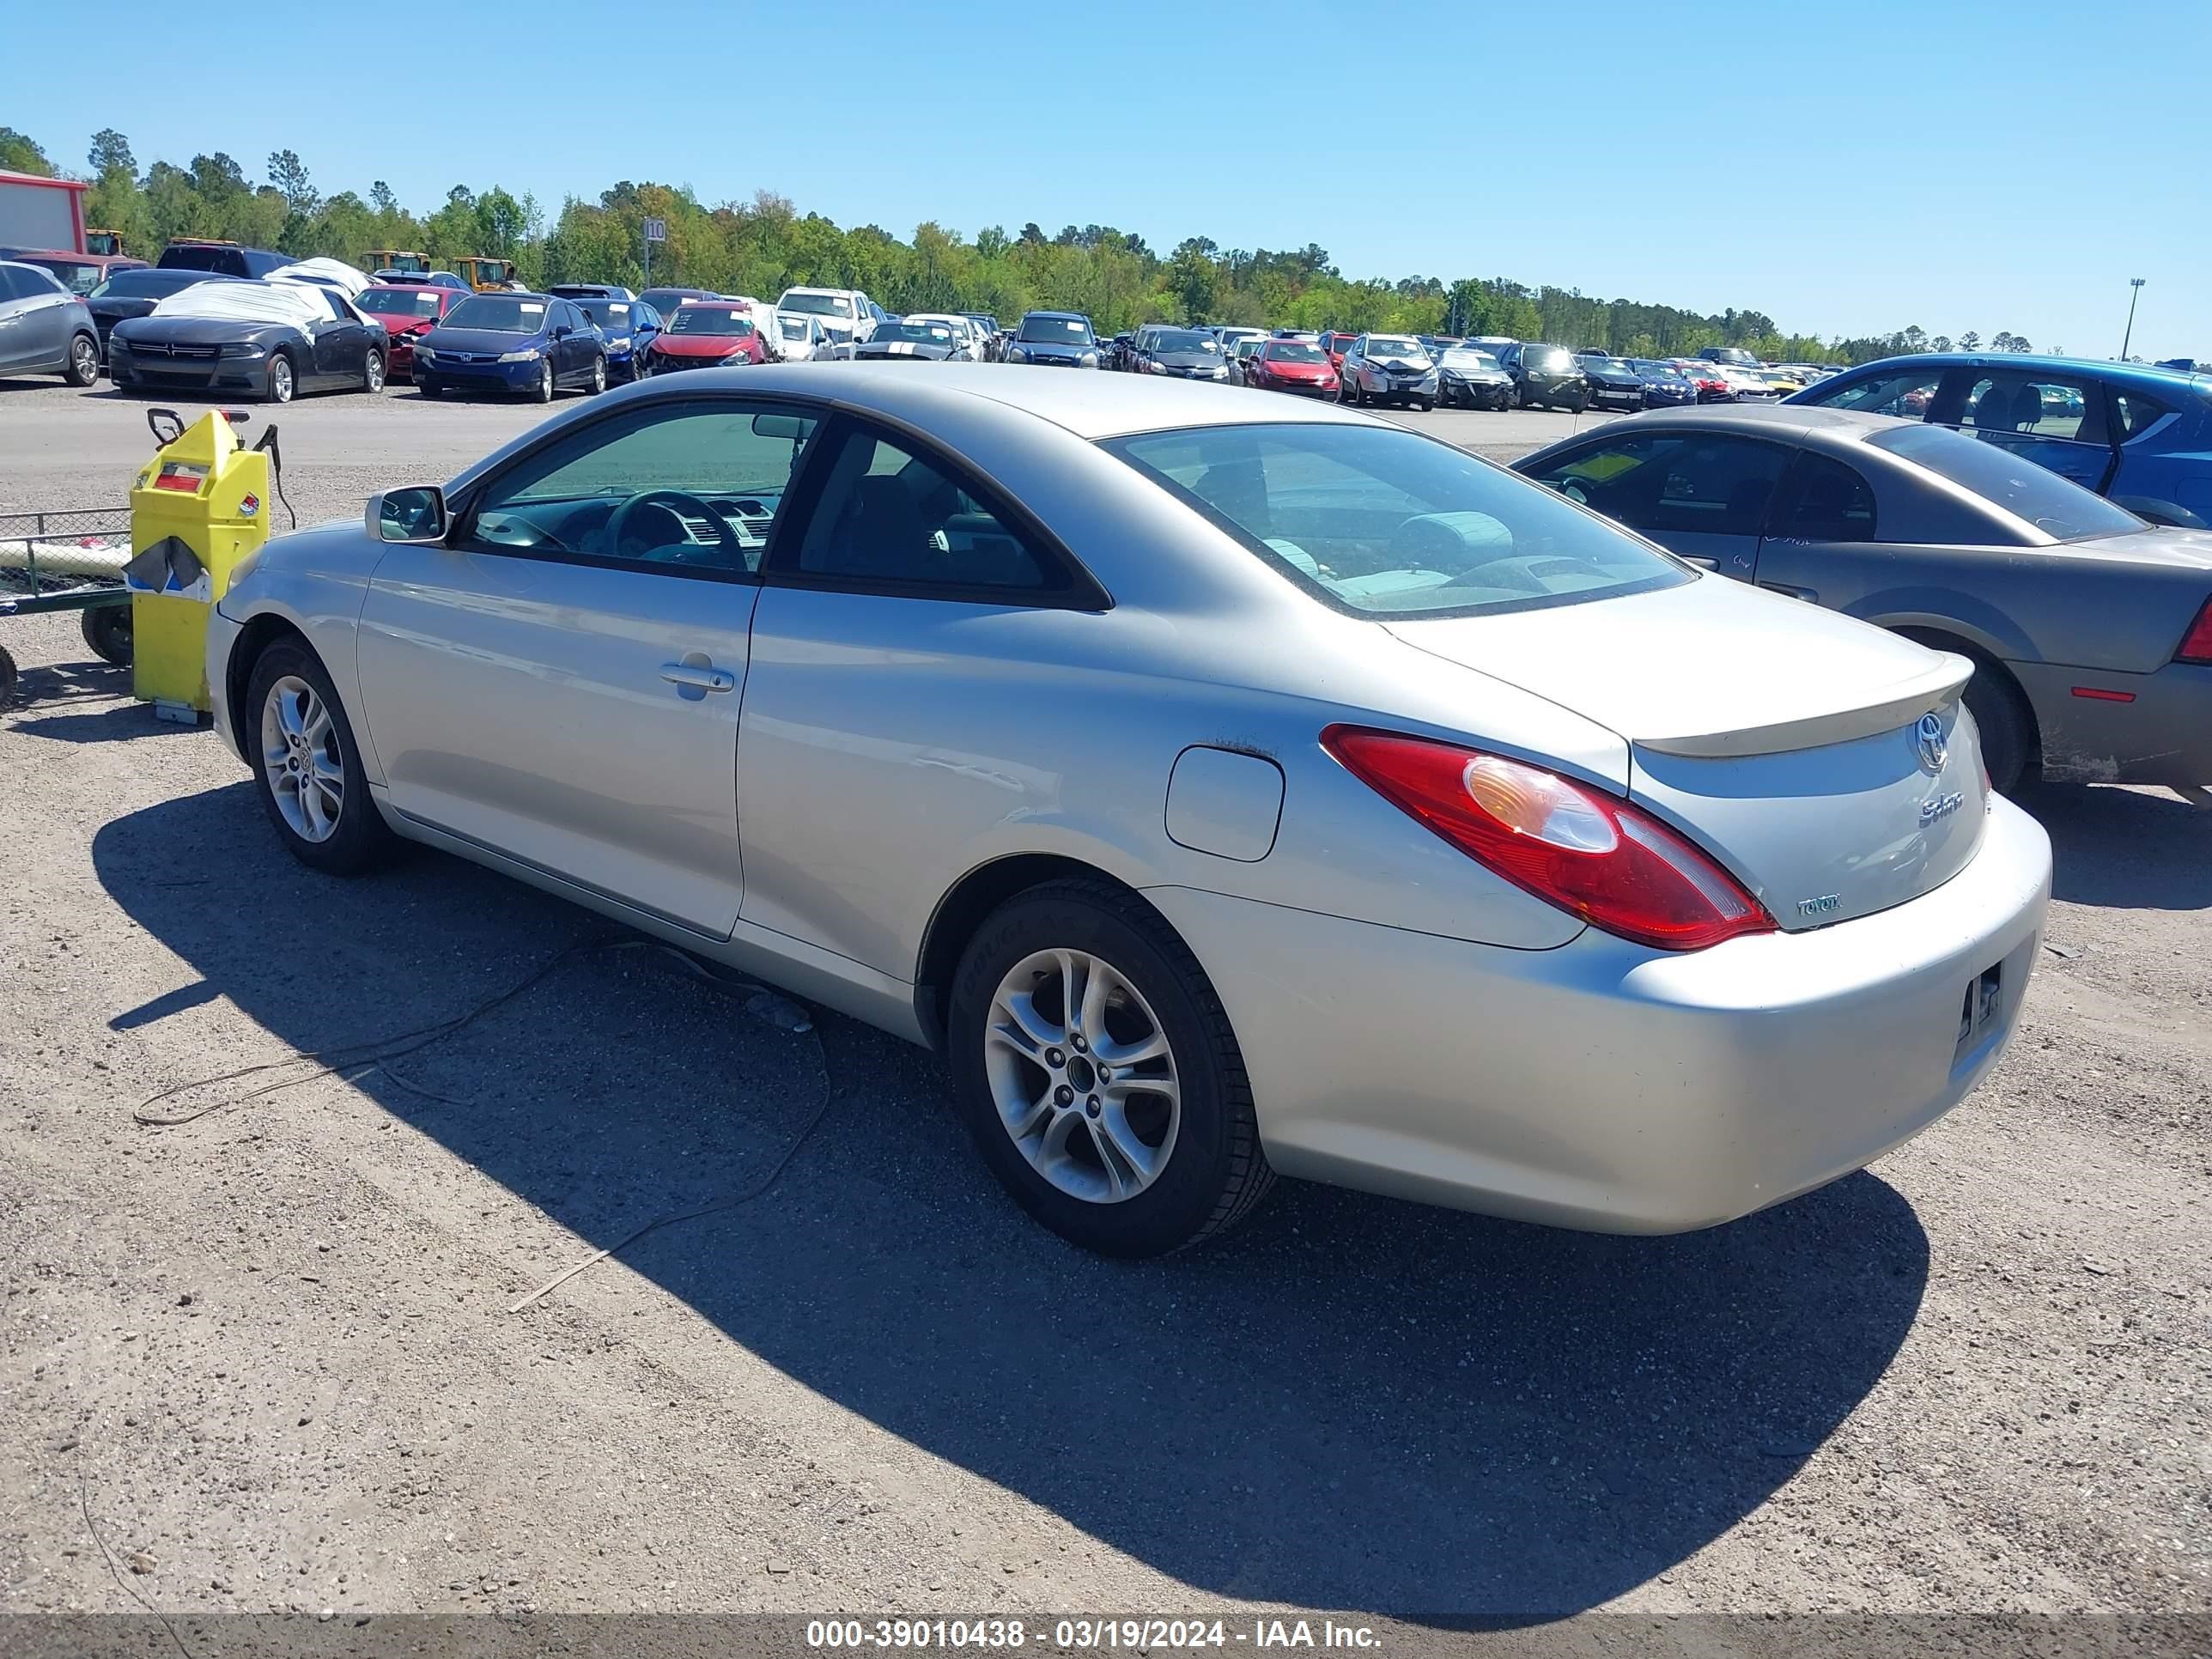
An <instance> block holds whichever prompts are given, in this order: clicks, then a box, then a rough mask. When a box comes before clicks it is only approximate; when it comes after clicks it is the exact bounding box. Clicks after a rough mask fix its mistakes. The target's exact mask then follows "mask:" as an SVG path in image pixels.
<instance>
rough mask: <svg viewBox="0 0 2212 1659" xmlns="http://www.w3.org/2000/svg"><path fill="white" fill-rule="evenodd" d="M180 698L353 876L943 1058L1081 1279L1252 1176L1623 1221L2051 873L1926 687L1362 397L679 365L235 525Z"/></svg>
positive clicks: (1814, 1083) (1892, 647)
mask: <svg viewBox="0 0 2212 1659" xmlns="http://www.w3.org/2000/svg"><path fill="white" fill-rule="evenodd" d="M209 653H210V655H209V680H210V684H211V686H212V687H213V688H214V690H215V697H216V723H217V725H218V726H220V728H221V730H222V732H223V733H224V735H225V736H226V738H228V741H229V742H230V743H231V744H233V745H234V746H235V748H236V749H237V750H238V752H239V754H240V757H242V758H243V759H244V760H245V761H246V763H247V764H248V765H249V766H250V767H251V768H252V772H253V775H254V777H255V779H256V780H257V781H258V786H259V789H260V793H261V799H262V800H263V803H264V805H265V806H266V808H267V811H268V816H269V818H270V823H272V824H273V825H274V826H275V828H276V833H277V835H278V836H280V837H281V838H282V839H283V842H285V844H286V845H287V846H288V847H289V848H290V849H291V850H292V851H293V852H294V853H295V854H297V855H298V856H299V857H300V858H301V859H302V860H305V861H306V862H307V864H309V865H311V866H314V867H315V868H317V869H319V870H324V871H328V872H331V873H333V874H337V875H346V874H351V873H354V872H358V871H361V870H363V869H365V868H367V867H368V866H370V865H372V864H373V863H374V861H375V860H376V859H377V858H378V856H379V855H380V854H381V853H383V852H385V851H386V850H388V848H389V847H390V845H391V844H392V842H393V840H394V838H395V837H404V838H405V839H406V840H409V841H415V842H428V843H429V844H431V845H433V846H435V847H439V848H445V849H447V850H448V851H450V852H454V853H458V854H461V855H462V856H463V857H465V858H470V859H474V860H477V861H479V862H481V863H483V864H486V865H489V866H492V867H493V868H495V869H497V870H501V871H504V872H507V873H508V874H510V875H513V876H514V877H517V878H520V879H521V880H523V881H526V882H529V883H532V884H535V885H537V886H539V887H542V888H544V889H546V890H550V891H552V892H555V893H558V894H561V895H563V896H567V897H568V898H571V899H574V900H575V901H576V902H580V903H582V904H585V905H588V906H590V907H592V908H594V909H597V910H599V911H603V912H605V914H607V915H611V916H614V917H617V918H619V919H621V920H622V921H625V922H628V923H629V924H632V925H634V926H635V927H639V928H641V929H643V930H645V931H646V932H647V933H653V934H657V935H659V936H660V937H662V938H664V939H669V940H672V941H675V942H676V943H678V944H679V945H683V946H684V947H685V948H687V949H690V950H692V951H697V952H699V953H701V954H702V955H703V956H706V957H712V958H717V959H720V960H721V961H723V962H726V963H732V964H734V965H736V966H738V967H739V968H741V969H744V970H746V971H748V972H750V973H754V974H757V975H760V976H762V977H763V978H767V979H770V980H774V981H778V982H780V983H781V984H783V985H785V986H787V987H791V988H792V989H793V990H794V991H796V992H798V993H799V994H802V995H804V996H806V997H809V998H811V999H812V1000H816V1001H817V1002H820V1003H823V1004H826V1005H828V1006H831V1007H834V1008H838V1009H842V1010H843V1011H844V1012H848V1013H849V1014H851V1015H854V1016H855V1017H856V1018H860V1019H863V1020H866V1021H869V1022H872V1024H877V1025H879V1026H882V1027H884V1028H885V1029H886V1030H890V1031H894V1032H896V1033H897V1034H899V1035H901V1036H905V1037H908V1038H910V1039H912V1040H913V1041H915V1042H923V1043H928V1044H932V1045H936V1046H939V1047H940V1048H943V1049H944V1050H945V1054H946V1055H947V1058H948V1061H949V1065H950V1067H951V1073H952V1074H953V1077H954V1079H955V1083H956V1090H957V1102H958V1109H959V1110H960V1112H961V1113H962V1114H963V1116H964V1117H965V1120H966V1121H967V1124H968V1127H969V1129H970V1130H971V1131H972V1132H973V1134H974V1136H975V1141H976V1144H977V1145H978V1146H980V1147H981V1151H982V1153H983V1157H984V1158H985V1159H986V1161H987V1163H988V1164H990V1165H991V1167H992V1169H993V1170H994V1171H995V1172H996V1174H997V1175H998V1176H999V1177H1000V1180H1001V1181H1003V1182H1005V1183H1006V1187H1007V1188H1008V1189H1009V1190H1010V1191H1011V1192H1012V1194H1013V1195H1014V1197H1015V1198H1016V1199H1018V1200H1019V1201H1020V1202H1021V1203H1022V1204H1023V1205H1024V1206H1026V1207H1027V1208H1028V1209H1029V1210H1030V1212H1032V1213H1033V1214H1034V1215H1036V1218H1038V1219H1040V1220H1042V1222H1044V1223H1045V1224H1046V1225H1048V1226H1050V1227H1052V1228H1054V1230H1056V1231H1059V1232H1060V1233H1061V1234H1063V1235H1065V1236H1066V1237H1068V1238H1070V1239H1073V1240H1075V1241H1077V1242H1078V1243H1082V1244H1084V1245H1087V1246H1090V1247H1091V1248H1093V1249H1099V1250H1103V1251H1109V1252H1112V1253H1115V1254H1121V1255H1150V1254H1157V1253H1160V1252H1164V1251H1168V1250H1172V1249H1176V1248H1178V1247H1180V1246H1182V1245H1185V1244H1188V1243H1191V1242H1193V1241H1194V1240H1196V1239H1199V1238H1201V1237H1206V1235H1208V1234H1211V1233H1213V1232H1217V1231H1219V1230H1221V1229H1222V1228H1224V1227H1226V1226H1227V1225H1230V1224H1231V1223H1232V1222H1234V1221H1235V1220H1237V1218H1239V1217H1240V1216H1242V1215H1243V1213H1244V1212H1246V1211H1247V1210H1248V1209H1249V1208H1250V1206H1252V1205H1253V1204H1254V1203H1255V1201H1256V1200H1258V1198H1259V1197H1260V1195H1261V1193H1262V1192H1263V1190H1264V1189H1265V1188H1267V1185H1268V1182H1269V1181H1270V1179H1271V1177H1272V1176H1273V1173H1274V1172H1276V1171H1280V1172H1283V1173H1285V1174H1289V1175H1293V1176H1306V1177H1310V1178H1315V1179H1319V1180H1323V1181H1331V1182H1340V1183H1343V1184H1345V1185H1348V1186H1353V1187H1361V1188H1371V1189H1374V1190H1376V1191H1382V1192H1388V1193H1395V1194H1405V1195H1407V1196H1410V1197H1413V1198H1418V1199H1424V1200H1431V1201H1433V1202H1437V1203H1442V1204H1449V1205H1457V1206H1464V1207H1467V1208H1469V1209H1475V1210H1482V1211H1487V1212H1495V1213H1498V1214H1504V1215H1510V1216H1519V1217H1525V1218H1531V1219H1534V1220H1539V1221H1544V1222H1550V1223H1554V1224H1557V1225H1563V1226H1568V1227H1578V1228H1586V1229H1596V1230H1601V1231H1617V1232H1666V1231H1679V1230H1683V1229H1688V1228H1694V1227H1702V1226H1706V1225H1711V1224H1713V1223H1717V1222H1722V1221H1726V1220H1728V1219H1729V1218H1733V1217H1735V1216H1740V1215H1742V1214H1744V1213H1746V1212H1749V1211H1752V1210H1755V1209H1758V1208H1760V1207H1761V1206H1765V1205H1769V1204H1772V1203H1775V1202H1777V1201H1778V1200H1783V1199H1786V1198H1789V1197H1790V1196H1791V1195H1792V1194H1797V1193H1802V1192H1804V1191H1806V1190H1807V1189H1808V1188H1813V1187H1816V1186H1818V1185H1820V1184H1821V1183H1822V1182H1827V1181H1830V1180H1832V1179H1834V1178H1835V1177H1837V1176H1840V1175H1843V1174H1844V1173H1846V1172H1848V1171H1850V1170H1856V1169H1857V1168H1859V1167H1860V1166H1862V1165H1863V1164H1866V1163H1867V1162H1869V1160H1871V1159H1873V1158H1875V1157H1877V1156H1879V1155H1880V1154H1881V1153H1882V1152H1885V1151H1886V1150H1887V1149H1888V1148H1890V1147H1892V1146H1896V1145H1897V1144H1898V1143H1899V1142H1900V1141H1902V1140H1904V1139H1905V1138H1906V1137H1908V1136H1910V1135H1911V1134H1912V1133H1915V1132H1916V1131H1917V1130H1919V1129H1920V1128H1922V1127H1924V1126H1925V1125H1927V1124H1928V1123H1929V1122H1930V1121H1933V1120H1934V1119H1936V1117H1937V1116H1939V1115H1942V1113H1943V1112H1945V1111H1946V1110H1948V1109H1949V1108H1951V1107H1952V1106H1954V1105H1955V1104H1956V1103H1958V1102H1959V1100H1960V1098H1961V1097H1963V1096H1965V1095H1966V1092H1967V1091H1969V1090H1970V1089H1972V1087H1973V1085H1975V1083H1976V1082H1977V1081H1978V1079H1980V1078H1981V1077H1983V1076H1984V1074H1985V1073H1987V1072H1988V1071H1989V1069H1990V1066H1992V1065H1993V1064H1994V1063H1995V1062H1996V1058H1997V1056H1998V1054H1999V1053H2000V1052H2001V1051H2002V1048H2003V1047H2004V1045H2005V1043H2006V1041H2007V1040H2008V1037H2009V1036H2010V1034H2011V1031H2012V1029H2013V1026H2014V1024H2015V1019H2016V1017H2017V1014H2018V1011H2019V1008H2020V1005H2021V996H2022V994H2023V993H2024V991H2025V990H2026V988H2027V979H2028V975H2029V973H2030V971H2031V969H2033V966H2034V963H2035V958H2036V951H2037V940H2038V936H2039V932H2040V930H2041V927H2042V923H2043V917H2044V913H2045V907H2046V903H2047V900H2048V895H2049V889H2050V872H2051V854H2050V847H2049V843H2048V842H2047V841H2046V840H2045V836H2044V835H2043V833H2042V831H2041V830H2040V829H2039V828H2038V827H2037V826H2036V825H2035V823H2033V821H2031V820H2030V819H2029V818H2027V817H2025V816H2024V815H2023V814H2021V812H2020V811H2016V810H2015V808H2014V807H2013V806H2012V805H2010V804H2009V803H2008V802H2007V801H2005V800H2003V799H2000V798H1998V797H1996V795H1994V794H1992V793H1990V790H1989V788H1988V787H1987V785H1986V783H1985V781H1984V776H1983V772H1982V768H1981V763H1980V759H1979V753H1978V744H1977V740H1976V738H1975V733H1974V728H1973V723H1972V719H1971V717H1970V716H1968V715H1966V714H1965V713H1964V712H1963V709H1962V707H1961V702H1960V688H1961V686H1962V685H1963V684H1965V682H1966V678H1967V675H1968V673H1969V671H1970V670H1969V665H1968V664H1967V663H1966V661H1965V660H1964V659H1960V658H1958V657H1953V656H1947V655H1942V654H1940V653H1936V652H1932V651H1929V650H1927V649H1925V648H1923V647H1921V646H1918V645H1916V644H1913V643H1911V642H1910V641H1906V640H1903V639H1900V638H1897V637H1895V636H1893V635H1889V634H1886V633H1883V632H1881V631H1880V630H1879V629H1875V628H1871V627H1869V626H1867V625H1865V624H1863V623H1857V622H1855V621H1852V620H1850V619H1849V618H1847V617H1840V616H1838V615H1835V614H1833V613H1831V612H1828V611H1820V610H1817V609H1815V608H1814V607H1813V606H1810V605H1802V604H1800V603H1798V602H1796V601H1795V600H1791V599H1783V598H1779V597H1778V596H1775V595H1773V594H1770V593H1765V592H1759V591H1758V590H1756V589H1753V588H1749V587H1747V586H1743V585H1741V584H1739V583H1736V582H1732V581H1729V580H1726V579H1724V578H1722V577H1718V576H1715V575H1711V574H1707V573H1705V572H1703V571H1701V570H1699V569H1698V568H1695V567H1692V566H1691V565H1689V564H1687V563H1685V562H1681V561H1680V560H1678V559H1676V558H1675V557H1674V556H1672V555H1670V554H1668V553H1666V552H1664V551H1662V550H1660V549H1658V548H1656V547H1655V546H1653V545H1652V544H1650V543H1648V542H1645V541H1643V540H1641V539H1639V538H1637V537H1635V536H1633V535H1632V534H1630V533H1629V532H1626V531H1624V530H1622V529H1620V528H1619V527H1618V526H1613V525H1612V524H1609V523H1607V521H1606V520H1602V519H1601V518H1599V517H1597V516H1596V515H1595V514H1594V513H1590V512H1589V511H1587V510H1585V509H1584V508H1583V507H1580V506H1577V504H1575V503H1573V502H1571V501H1566V500H1564V499H1562V498H1561V497H1559V496H1558V495H1554V494H1553V493H1552V492H1550V491H1548V490H1546V489H1542V488H1541V487H1539V486H1537V485H1534V484H1532V483H1528V482H1526V481H1524V480H1522V479H1521V478H1519V477H1516V476H1514V475H1513V474H1512V473H1510V472H1508V471H1504V470H1503V469H1501V468H1498V467H1495V466H1492V465H1490V464H1488V463H1487V462H1485V461H1481V460H1478V459H1474V458H1473V457H1471V456H1469V455H1468V454H1466V453H1462V451H1459V450H1457V449H1454V448H1452V447H1449V446H1448V445H1445V444H1442V443H1438V442H1436V441H1433V440H1431V439H1429V438H1426V437H1423V436H1420V435H1417V434H1415V433H1413V432H1409V431H1407V430H1405V429H1403V428H1400V427H1398V426H1395V425H1393V424H1391V423H1389V422H1383V421H1381V420H1376V419H1374V418H1371V417H1369V416H1362V415H1358V414H1355V413H1352V412H1350V411H1346V410H1335V409H1332V408H1329V407H1327V406H1324V405H1320V404H1293V403H1287V402H1286V401H1285V400H1284V399H1282V398H1269V397H1267V396H1264V395H1262V394H1261V393H1257V392H1250V393H1247V392H1240V391H1237V390H1233V389H1225V388H1222V387H1219V386H1189V385H1186V384H1183V383H1182V382H1177V381H1171V380H1165V379H1163V378H1151V377H1137V376H1125V375H1098V374H1085V375H1066V376H1061V375H1052V374H1048V375H1031V374H1020V373H1018V372H1014V371H1010V370H1007V369H1005V368H996V367H991V366H985V365H975V366H961V365H948V366H946V367H945V369H944V370H943V372H941V373H933V374H929V375H927V376H918V375H915V374H913V373H912V372H911V371H908V370H902V369H897V368H882V367H879V366H872V365H867V364H830V365H822V364H812V365H806V366H803V367H799V368H767V369H762V368H753V369H750V370H747V371H744V372H742V373H738V372H733V371H712V372H708V373H705V374H688V375H684V376H682V377H680V378H679V379H678V380H653V381H651V382H648V383H647V384H646V385H643V386H635V387H633V388H629V389H626V390H624V391H622V392H615V393H613V394H611V395H609V396H606V397H602V398H594V399H592V401H591V402H590V403H588V404H584V405H581V406H580V407H578V408H577V409H575V410H571V411H569V412H568V413H567V414H565V415H563V416H560V417H557V418H556V419H554V420H552V421H550V422H547V423H546V424H544V426H541V427H539V428H538V429H537V430H535V431H533V432H532V433H530V434H528V435H526V436H525V437H522V438H520V439H518V440H517V441H514V442H513V443H511V444H509V445H508V446H507V447H505V448H504V449H501V451H499V452H498V453H496V454H495V455H493V456H491V457H490V458H489V459H486V460H484V461H483V462H481V463H480V464H478V465H475V466H473V467H471V468H470V469H469V470H468V471H465V472H464V473H463V474H462V475H461V476H460V477H458V478H456V479H454V480H453V482H452V483H449V484H447V485H446V486H445V487H444V488H443V489H437V488H430V487H423V488H414V489H395V490H392V491H388V492H386V494H384V495H380V496H377V497H375V498H374V499H373V500H372V501H370V502H369V504H368V513H367V515H366V519H365V522H363V523H362V524H350V523H348V524H336V525H329V526H323V527H321V528H319V529H315V530H310V531H307V532H302V533H300V534H297V535H293V536H288V537H286V538H283V539H281V540H279V541H276V542H272V543H271V544H270V545H269V546H268V547H267V548H266V549H264V550H263V551H262V552H261V553H260V555H259V556H258V557H256V558H255V559H254V560H252V562H251V564H250V566H249V568H247V569H246V572H245V574H243V575H242V576H241V577H240V579H239V580H238V581H237V582H236V584H235V585H234V586H233V587H232V588H231V590H230V592H229V593H228V595H227V596H226V597H225V598H224V599H223V600H222V604H221V605H220V606H219V607H218V613H217V615H216V617H215V619H214V623H213V626H212V628H211V629H210V637H209Z"/></svg>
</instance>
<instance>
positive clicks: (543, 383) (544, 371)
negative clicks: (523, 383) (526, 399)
mask: <svg viewBox="0 0 2212 1659" xmlns="http://www.w3.org/2000/svg"><path fill="white" fill-rule="evenodd" d="M530 396H531V399H532V402H534V403H541V404H550V403H551V402H552V401H553V360H552V359H551V358H550V357H541V358H539V359H538V384H537V385H536V386H532V388H531V391H530Z"/></svg>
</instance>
